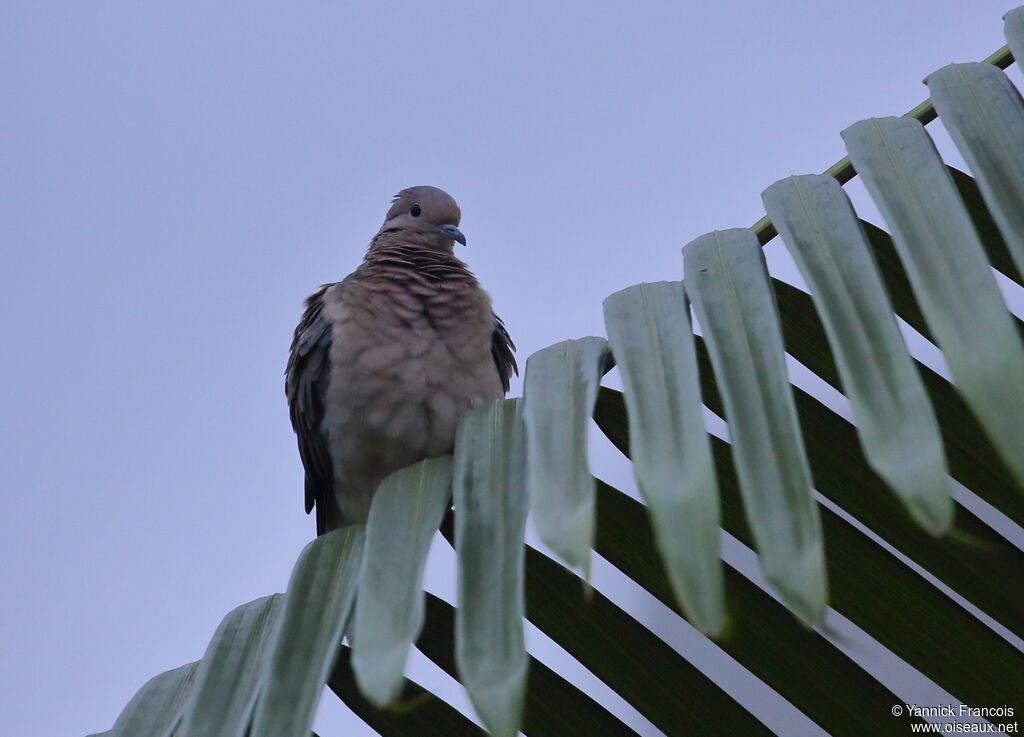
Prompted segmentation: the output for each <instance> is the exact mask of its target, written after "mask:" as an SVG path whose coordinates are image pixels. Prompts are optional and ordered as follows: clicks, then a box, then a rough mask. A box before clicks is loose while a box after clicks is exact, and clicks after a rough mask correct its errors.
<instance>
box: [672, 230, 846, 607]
mask: <svg viewBox="0 0 1024 737" xmlns="http://www.w3.org/2000/svg"><path fill="white" fill-rule="evenodd" d="M683 256H684V271H685V277H686V282H685V283H686V290H687V293H688V294H689V295H690V298H691V299H692V300H693V306H694V309H695V311H696V313H697V318H698V320H699V321H700V324H701V327H702V328H703V330H704V340H705V342H706V343H707V345H708V349H709V351H710V354H711V359H712V360H711V362H712V365H713V367H714V373H715V377H716V378H717V380H718V386H719V389H720V391H721V392H722V398H723V400H724V403H725V410H726V412H725V413H726V418H727V420H728V423H729V434H730V437H731V438H732V450H733V457H734V459H735V461H736V467H737V471H738V473H739V477H740V482H741V489H742V492H743V501H744V505H745V508H746V510H747V519H748V521H749V523H750V527H751V530H752V532H753V535H754V541H755V547H756V549H757V551H758V553H759V554H760V559H761V566H762V569H763V570H764V573H765V576H766V577H767V578H768V580H769V581H771V583H772V584H773V585H774V586H775V587H776V588H777V589H778V590H779V592H780V593H781V594H782V595H783V598H784V599H785V600H786V602H787V603H788V604H789V606H790V607H791V608H792V609H793V611H794V612H796V613H797V614H798V615H799V616H800V617H802V618H803V619H805V620H807V621H810V622H820V621H821V620H822V618H823V617H824V614H825V607H826V588H827V586H826V582H825V579H826V576H825V560H824V547H823V543H822V537H821V520H820V519H819V516H818V508H817V505H816V504H815V503H814V500H813V498H812V490H811V473H810V469H809V467H808V463H807V456H806V452H805V450H804V445H803V440H802V438H801V434H800V426H799V423H798V421H797V415H796V409H795V407H794V404H793V395H792V392H791V390H790V388H789V380H788V378H787V373H786V364H785V358H784V352H783V346H782V335H781V332H780V328H779V318H778V310H777V308H776V306H775V299H774V296H773V294H772V291H771V287H770V285H769V281H768V270H767V268H766V266H765V262H764V254H763V253H762V252H761V246H760V244H759V243H758V242H757V238H756V237H755V236H754V234H753V233H752V232H751V231H749V230H746V229H738V228H737V229H733V230H726V231H716V232H714V233H709V234H708V235H704V236H701V237H700V238H698V239H696V240H695V241H693V242H691V243H690V244H689V245H687V246H686V248H685V249H684V251H683Z"/></svg>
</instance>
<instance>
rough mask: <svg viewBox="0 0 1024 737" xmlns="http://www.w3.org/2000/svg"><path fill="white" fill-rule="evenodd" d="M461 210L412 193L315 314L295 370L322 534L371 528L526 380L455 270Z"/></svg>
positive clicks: (305, 459) (304, 326)
mask: <svg viewBox="0 0 1024 737" xmlns="http://www.w3.org/2000/svg"><path fill="white" fill-rule="evenodd" d="M461 215H462V213H461V210H460V209H459V206H458V205H457V204H456V202H455V200H454V199H452V197H451V196H450V195H449V194H448V193H446V192H444V191H443V190H440V189H438V188H436V187H426V186H421V187H410V188H408V189H403V190H402V191H401V192H399V193H398V194H397V195H396V196H395V197H394V199H393V200H392V203H391V207H390V209H389V210H388V212H387V215H386V216H385V218H384V224H383V225H381V228H380V230H379V231H378V232H377V234H376V235H375V236H374V237H373V239H372V240H371V241H370V246H369V248H368V249H367V251H366V255H365V256H364V258H363V261H362V263H361V264H360V265H359V267H358V268H357V269H356V270H355V271H353V272H352V273H351V274H349V275H348V276H347V277H345V278H344V279H342V280H341V281H339V282H333V283H329V284H324V285H323V286H321V287H320V289H319V290H317V291H316V292H315V293H314V294H313V295H311V296H310V297H309V298H308V299H307V300H306V302H305V307H306V308H305V312H304V313H303V315H302V319H301V320H300V322H299V324H298V326H297V327H296V328H295V334H294V337H293V340H292V344H291V351H290V353H289V357H288V364H287V368H286V370H285V394H286V396H287V399H288V407H289V415H290V418H291V424H292V429H293V430H294V431H295V434H296V438H297V441H298V446H299V456H300V458H301V459H302V464H303V466H304V468H305V492H306V513H307V514H308V513H309V512H311V511H312V510H313V509H314V508H315V509H316V531H317V535H322V534H324V533H325V532H329V531H330V530H333V529H337V528H338V527H343V526H346V525H350V524H360V523H363V522H365V521H366V518H367V515H368V514H369V509H370V502H371V500H372V498H373V494H374V492H375V491H376V489H377V486H378V485H379V484H380V482H381V481H382V480H383V479H384V477H385V476H387V475H388V474H390V473H392V472H393V471H397V470H398V469H400V468H403V467H405V466H408V465H410V464H412V463H415V462H417V461H420V460H423V459H425V458H434V457H437V456H442V455H446V454H449V453H451V452H452V451H453V445H454V441H455V427H456V424H457V423H458V420H459V417H460V416H461V415H462V414H463V413H464V412H466V411H467V410H468V409H470V408H472V407H478V406H481V405H483V404H487V403H489V402H492V401H494V400H496V399H500V398H502V397H503V396H505V394H506V393H507V392H508V390H509V381H510V379H511V376H512V374H515V375H517V376H518V374H519V370H518V367H517V365H516V361H515V357H514V355H513V354H514V351H515V345H514V344H513V342H512V340H511V338H510V337H509V334H508V331H507V330H506V329H505V325H504V323H503V322H502V321H501V319H500V318H498V317H497V315H495V313H494V310H493V308H492V306H491V299H490V297H489V296H488V294H487V292H485V291H484V290H483V288H482V287H481V286H480V284H479V282H478V281H477V279H476V277H475V276H473V274H472V273H471V272H470V271H469V268H468V267H467V265H466V264H465V263H464V262H463V261H461V260H460V259H459V258H458V257H456V255H455V253H454V246H455V243H460V244H462V245H463V246H464V245H465V244H466V237H465V236H464V235H463V234H462V231H460V230H459V222H460V220H461Z"/></svg>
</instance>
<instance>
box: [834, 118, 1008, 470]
mask: <svg viewBox="0 0 1024 737" xmlns="http://www.w3.org/2000/svg"><path fill="white" fill-rule="evenodd" d="M842 135H843V140H844V141H845V142H846V148H847V151H848V152H849V154H850V158H851V160H852V161H853V163H854V166H856V168H857V171H858V172H859V173H860V174H861V177H862V178H863V180H864V184H865V186H866V187H867V189H868V192H869V193H870V194H871V196H872V198H873V199H874V200H875V202H876V204H877V205H878V207H879V209H880V210H881V212H882V215H883V216H884V217H885V219H886V221H887V222H888V223H889V225H890V227H891V229H892V233H893V241H894V243H895V245H896V248H897V250H898V252H899V254H900V259H901V261H902V262H903V265H904V267H905V268H906V271H907V275H908V276H909V278H910V282H911V284H912V285H913V288H914V292H915V294H916V295H917V298H918V301H919V303H920V305H921V310H922V312H923V313H924V315H925V318H926V319H927V321H928V325H929V327H930V328H931V332H932V334H933V335H934V336H935V338H936V341H937V343H938V345H939V347H940V348H941V349H942V352H943V355H944V356H945V359H946V363H947V364H948V365H949V370H950V373H951V374H952V376H953V381H954V382H955V384H956V386H957V388H958V389H959V390H960V392H961V393H962V394H963V396H964V398H965V400H966V401H967V403H968V405H969V406H970V407H971V409H972V410H973V412H974V413H975V414H976V415H977V417H978V419H979V420H980V422H981V425H982V427H983V428H984V429H985V431H986V432H987V433H988V435H989V437H990V438H991V439H992V442H993V444H994V445H995V446H996V449H997V450H998V451H999V452H1000V455H1001V456H1002V457H1003V460H1004V461H1005V462H1006V464H1007V465H1008V466H1009V467H1010V469H1011V470H1012V471H1013V473H1014V475H1015V477H1016V478H1017V481H1018V484H1021V483H1024V391H1022V389H1024V346H1022V345H1021V340H1020V336H1019V335H1018V333H1017V330H1016V328H1015V327H1014V324H1013V320H1012V318H1011V317H1010V313H1009V312H1008V311H1007V309H1006V305H1005V304H1004V303H1003V299H1002V296H1001V295H1000V293H999V289H998V287H997V286H996V281H995V277H993V275H992V271H991V268H990V267H989V264H988V262H987V261H986V259H985V254H984V250H983V249H982V245H981V243H980V241H979V239H978V235H977V232H976V231H975V229H974V226H973V224H972V223H971V220H970V216H969V215H968V213H967V210H966V208H965V207H964V205H963V202H962V201H961V200H960V198H959V196H958V195H957V191H956V185H955V184H954V182H953V179H952V177H951V175H950V173H949V171H948V170H947V168H946V166H945V164H944V163H943V162H942V159H941V158H940V157H939V154H938V152H937V151H936V150H935V145H934V144H933V143H932V140H931V138H930V137H929V136H928V134H927V133H926V132H925V130H924V128H923V126H922V125H921V124H920V123H918V122H916V121H913V120H907V119H904V118H872V119H869V120H863V121H860V122H859V123H854V124H853V125H852V126H850V127H849V128H847V129H846V130H844V131H843V134H842ZM1021 489H1022V490H1024V487H1021Z"/></svg>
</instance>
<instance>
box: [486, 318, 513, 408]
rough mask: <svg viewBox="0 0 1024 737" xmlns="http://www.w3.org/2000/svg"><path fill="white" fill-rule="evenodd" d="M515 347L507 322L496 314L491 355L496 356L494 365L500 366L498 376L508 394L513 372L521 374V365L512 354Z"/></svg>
mask: <svg viewBox="0 0 1024 737" xmlns="http://www.w3.org/2000/svg"><path fill="white" fill-rule="evenodd" d="M515 349H516V344H515V343H513V342H512V338H510V337H509V334H508V330H506V329H505V323H503V322H502V321H501V318H500V317H498V316H497V315H495V316H494V333H493V334H492V335H491V356H492V357H493V358H494V365H495V366H497V367H498V376H500V377H501V385H502V387H503V388H504V389H505V393H506V394H508V389H509V381H510V380H511V378H512V374H515V375H516V376H519V367H518V366H517V365H516V359H515V356H513V355H512V353H513V351H515Z"/></svg>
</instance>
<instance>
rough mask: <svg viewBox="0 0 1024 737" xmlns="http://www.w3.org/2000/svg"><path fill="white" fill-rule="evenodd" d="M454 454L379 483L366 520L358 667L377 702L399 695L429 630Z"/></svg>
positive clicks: (355, 650) (367, 693) (361, 679)
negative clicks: (429, 592) (426, 620)
mask: <svg viewBox="0 0 1024 737" xmlns="http://www.w3.org/2000/svg"><path fill="white" fill-rule="evenodd" d="M451 481H452V457H451V456H443V457H441V458H433V459H429V460H426V461H421V462H420V463H417V464H415V465H413V466H409V467H408V468H404V469H402V470H400V471H396V472H395V473H393V474H391V475H390V476H388V477H387V478H386V479H384V481H383V482H382V483H381V485H380V487H378V489H377V492H376V494H374V497H373V504H372V505H371V507H370V516H369V519H368V521H367V525H366V544H365V549H364V552H363V559H362V568H361V570H360V573H359V596H358V598H357V599H356V608H355V634H354V637H353V643H352V667H353V670H354V671H355V676H356V680H357V682H358V683H359V687H360V688H361V689H362V692H363V694H364V695H365V696H366V698H367V699H368V700H369V701H370V702H371V703H373V704H374V705H375V706H377V707H382V706H384V705H386V704H388V703H391V702H392V701H393V700H394V699H395V698H396V697H397V696H398V694H399V692H400V689H401V687H402V683H403V677H402V676H403V672H404V670H405V663H406V660H407V658H408V654H409V648H410V647H411V646H412V644H413V643H414V642H415V641H416V638H417V637H418V636H419V633H420V629H421V628H422V627H423V597H424V594H423V572H424V568H425V567H426V563H427V554H428V553H429V552H430V541H431V540H432V539H433V537H434V533H435V532H437V528H438V526H439V525H440V524H441V520H442V518H443V517H444V513H445V509H446V508H447V507H448V501H449V499H450V497H451Z"/></svg>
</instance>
